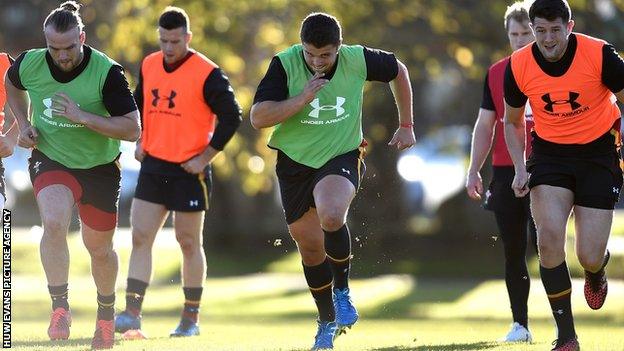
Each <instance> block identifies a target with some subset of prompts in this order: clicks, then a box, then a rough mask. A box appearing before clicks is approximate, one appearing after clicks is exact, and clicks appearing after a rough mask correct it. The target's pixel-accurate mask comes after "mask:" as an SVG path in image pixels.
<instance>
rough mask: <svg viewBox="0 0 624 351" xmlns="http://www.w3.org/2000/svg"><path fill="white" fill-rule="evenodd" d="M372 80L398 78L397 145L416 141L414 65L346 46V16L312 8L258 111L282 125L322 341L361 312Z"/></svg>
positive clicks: (260, 119) (288, 190)
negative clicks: (354, 249)
mask: <svg viewBox="0 0 624 351" xmlns="http://www.w3.org/2000/svg"><path fill="white" fill-rule="evenodd" d="M367 80H374V81H382V82H390V85H391V88H392V91H393V93H394V97H395V101H396V104H397V106H398V110H399V123H398V124H399V126H398V127H397V129H396V131H395V132H394V135H393V137H392V139H391V141H390V143H389V145H391V146H396V147H397V148H398V149H399V150H403V149H406V148H409V147H411V146H412V145H414V143H415V137H414V131H413V122H412V89H411V85H410V81H409V74H408V71H407V68H406V67H405V65H404V64H403V63H401V62H400V61H398V60H397V59H396V58H395V57H394V55H393V54H391V53H388V52H384V51H380V50H375V49H369V48H365V47H362V46H359V45H343V44H342V31H341V28H340V24H339V23H338V20H337V19H336V18H335V17H333V16H330V15H328V14H324V13H313V14H310V15H309V16H307V17H306V18H305V19H304V20H303V23H302V25H301V44H297V45H294V46H292V47H290V48H288V49H286V50H284V51H282V52H280V53H278V54H277V55H276V56H274V57H273V59H272V61H271V64H270V65H269V69H268V71H267V73H266V75H265V77H264V79H263V80H262V81H261V82H260V85H259V87H258V91H257V92H256V96H255V99H254V105H253V106H252V109H251V123H252V125H253V126H254V128H257V129H259V128H267V127H273V126H275V129H274V131H273V134H272V135H271V138H270V140H269V147H271V148H273V149H276V150H277V166H276V173H277V177H278V179H279V185H280V191H281V197H282V206H283V208H284V212H285V216H286V222H287V223H288V228H289V231H290V234H291V236H292V237H293V239H294V240H295V241H296V242H297V247H298V248H299V253H300V254H301V259H302V262H303V272H304V275H305V278H306V280H307V283H308V286H309V287H310V292H311V293H312V296H313V298H314V301H315V303H316V306H317V309H318V332H317V334H316V337H315V341H314V346H313V349H315V350H316V349H331V348H332V347H333V340H334V338H335V337H336V336H337V335H338V334H339V333H340V332H341V331H343V330H344V328H347V327H351V326H352V325H353V324H355V322H356V321H357V319H358V313H357V311H356V309H355V307H354V306H353V303H352V301H351V297H350V290H349V284H348V283H349V268H350V261H351V238H350V235H349V230H348V228H347V225H346V217H347V212H348V210H349V205H350V204H351V201H352V200H353V198H354V196H355V194H356V191H357V189H358V187H359V184H360V180H361V177H362V173H363V171H364V163H363V150H364V148H363V144H364V143H363V137H362V127H361V124H362V118H361V116H362V89H363V86H364V83H365V82H366V81H367Z"/></svg>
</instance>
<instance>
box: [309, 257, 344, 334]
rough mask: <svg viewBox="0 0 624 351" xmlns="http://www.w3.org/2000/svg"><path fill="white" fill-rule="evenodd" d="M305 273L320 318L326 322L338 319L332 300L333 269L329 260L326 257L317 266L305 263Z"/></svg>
mask: <svg viewBox="0 0 624 351" xmlns="http://www.w3.org/2000/svg"><path fill="white" fill-rule="evenodd" d="M303 274H304V275H305V278H306V281H307V282H308V287H309V288H310V293H311V294H312V297H313V298H314V303H316V308H317V310H318V313H319V319H320V320H321V321H324V322H331V321H333V320H334V319H336V313H335V312H334V302H333V300H332V270H331V267H330V264H329V260H328V259H327V258H326V259H325V261H323V262H322V263H321V264H319V265H317V266H306V265H305V264H304V265H303Z"/></svg>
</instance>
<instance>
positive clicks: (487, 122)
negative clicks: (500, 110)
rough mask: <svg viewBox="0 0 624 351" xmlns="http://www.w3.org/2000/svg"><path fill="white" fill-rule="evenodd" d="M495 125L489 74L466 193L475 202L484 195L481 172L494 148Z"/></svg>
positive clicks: (476, 126)
mask: <svg viewBox="0 0 624 351" xmlns="http://www.w3.org/2000/svg"><path fill="white" fill-rule="evenodd" d="M495 125H496V106H495V105H494V101H492V92H491V91H490V85H489V73H488V74H486V75H485V79H484V83H483V97H482V99H481V107H480V108H479V114H478V115H477V120H476V122H475V125H474V129H473V132H472V143H471V150H470V166H469V167H468V173H467V174H466V192H467V193H468V196H469V197H470V198H472V199H475V200H479V199H481V195H482V194H483V179H482V178H481V173H480V172H481V167H483V163H484V162H485V159H486V158H487V155H488V154H489V153H490V149H491V148H492V140H493V137H494V127H495Z"/></svg>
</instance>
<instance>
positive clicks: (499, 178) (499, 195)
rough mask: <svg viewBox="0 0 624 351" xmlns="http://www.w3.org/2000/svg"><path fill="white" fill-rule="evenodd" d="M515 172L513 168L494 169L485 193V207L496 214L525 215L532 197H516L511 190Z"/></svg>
mask: <svg viewBox="0 0 624 351" xmlns="http://www.w3.org/2000/svg"><path fill="white" fill-rule="evenodd" d="M514 175H515V172H514V168H513V166H494V167H492V181H491V182H490V186H489V187H488V190H487V191H486V193H485V201H484V203H483V207H484V208H485V209H486V210H490V211H494V212H513V213H524V212H526V211H527V209H528V208H529V199H530V197H529V196H528V195H527V196H524V197H516V195H515V194H514V192H513V189H511V183H512V182H513V178H514Z"/></svg>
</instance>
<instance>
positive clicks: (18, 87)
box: [4, 53, 38, 148]
mask: <svg viewBox="0 0 624 351" xmlns="http://www.w3.org/2000/svg"><path fill="white" fill-rule="evenodd" d="M25 55H26V53H22V54H21V55H19V56H18V57H17V59H16V60H15V62H14V63H13V64H12V65H11V67H9V69H8V71H7V73H6V79H5V80H4V85H5V88H6V94H7V104H8V107H9V109H10V110H11V112H12V113H13V116H14V117H15V120H16V121H17V123H18V125H19V136H18V144H19V146H21V147H24V148H31V147H33V146H35V145H36V144H37V136H38V134H37V129H36V128H34V127H33V126H32V125H31V124H30V121H29V117H30V111H29V106H30V100H29V98H28V94H27V93H26V88H25V87H24V85H23V84H22V81H21V79H20V76H19V66H20V64H21V62H22V60H23V59H24V56H25Z"/></svg>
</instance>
